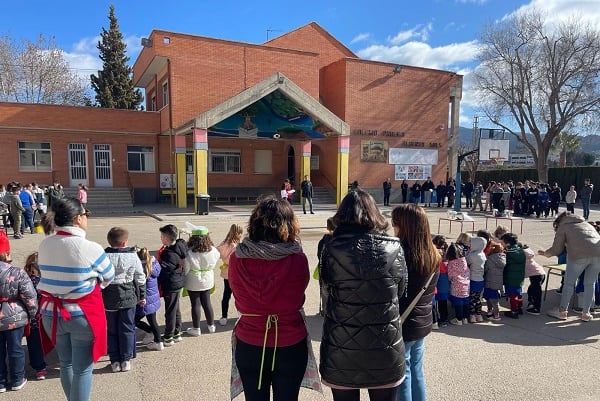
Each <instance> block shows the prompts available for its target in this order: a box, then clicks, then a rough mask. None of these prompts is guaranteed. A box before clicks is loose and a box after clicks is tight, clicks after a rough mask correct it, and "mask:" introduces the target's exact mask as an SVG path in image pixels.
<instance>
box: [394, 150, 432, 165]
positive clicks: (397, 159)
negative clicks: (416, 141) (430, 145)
mask: <svg viewBox="0 0 600 401" xmlns="http://www.w3.org/2000/svg"><path fill="white" fill-rule="evenodd" d="M389 155H390V158H389V164H405V165H408V164H423V165H433V164H438V150H437V149H415V148H391V149H390V150H389Z"/></svg>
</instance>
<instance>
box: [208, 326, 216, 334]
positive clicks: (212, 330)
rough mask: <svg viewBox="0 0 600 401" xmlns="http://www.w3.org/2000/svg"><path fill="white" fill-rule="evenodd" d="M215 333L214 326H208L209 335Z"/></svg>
mask: <svg viewBox="0 0 600 401" xmlns="http://www.w3.org/2000/svg"><path fill="white" fill-rule="evenodd" d="M215 331H217V326H215V325H214V324H211V325H210V326H208V332H209V333H214V332H215Z"/></svg>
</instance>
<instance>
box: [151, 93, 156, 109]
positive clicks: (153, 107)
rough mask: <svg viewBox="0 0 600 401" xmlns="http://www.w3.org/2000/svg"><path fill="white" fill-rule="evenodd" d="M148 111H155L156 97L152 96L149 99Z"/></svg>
mask: <svg viewBox="0 0 600 401" xmlns="http://www.w3.org/2000/svg"><path fill="white" fill-rule="evenodd" d="M150 111H156V96H154V95H152V98H151V99H150Z"/></svg>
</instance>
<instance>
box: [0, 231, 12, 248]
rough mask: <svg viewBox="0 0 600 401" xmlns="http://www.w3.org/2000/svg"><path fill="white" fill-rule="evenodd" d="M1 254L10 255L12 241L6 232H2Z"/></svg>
mask: <svg viewBox="0 0 600 401" xmlns="http://www.w3.org/2000/svg"><path fill="white" fill-rule="evenodd" d="M0 253H10V241H9V240H8V237H7V236H6V233H5V232H4V231H0Z"/></svg>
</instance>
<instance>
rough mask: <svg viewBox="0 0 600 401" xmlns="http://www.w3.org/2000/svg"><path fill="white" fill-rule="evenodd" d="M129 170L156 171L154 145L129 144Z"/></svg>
mask: <svg viewBox="0 0 600 401" xmlns="http://www.w3.org/2000/svg"><path fill="white" fill-rule="evenodd" d="M127 170H128V171H144V172H153V171H154V148H153V147H152V146H136V145H127Z"/></svg>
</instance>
